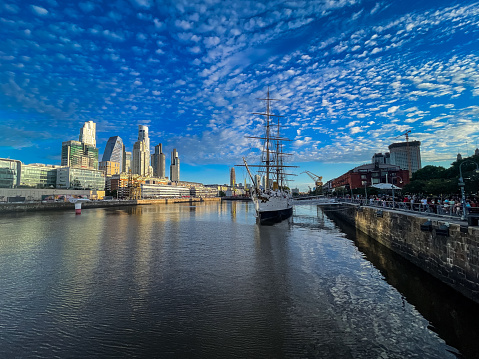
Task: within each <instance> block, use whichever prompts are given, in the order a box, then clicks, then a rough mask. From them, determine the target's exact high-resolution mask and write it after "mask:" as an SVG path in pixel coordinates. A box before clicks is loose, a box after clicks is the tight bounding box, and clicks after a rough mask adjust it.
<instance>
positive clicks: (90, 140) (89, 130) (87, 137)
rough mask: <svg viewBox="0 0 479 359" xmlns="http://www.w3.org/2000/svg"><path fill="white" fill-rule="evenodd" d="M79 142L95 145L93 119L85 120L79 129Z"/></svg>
mask: <svg viewBox="0 0 479 359" xmlns="http://www.w3.org/2000/svg"><path fill="white" fill-rule="evenodd" d="M79 139H80V142H81V143H84V144H86V145H90V146H92V147H96V124H95V122H93V121H88V122H85V124H84V125H83V127H82V129H81V130H80V138H79Z"/></svg>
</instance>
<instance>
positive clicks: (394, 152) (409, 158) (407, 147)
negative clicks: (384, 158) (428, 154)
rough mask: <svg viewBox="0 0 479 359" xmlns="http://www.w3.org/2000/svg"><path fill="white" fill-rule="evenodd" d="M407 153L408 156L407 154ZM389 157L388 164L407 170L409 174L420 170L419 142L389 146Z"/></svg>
mask: <svg viewBox="0 0 479 359" xmlns="http://www.w3.org/2000/svg"><path fill="white" fill-rule="evenodd" d="M408 152H409V154H408ZM389 153H390V156H391V160H390V164H392V165H396V166H399V167H400V168H401V169H402V170H409V162H410V163H411V174H412V173H414V172H416V171H417V170H420V169H421V142H419V141H410V142H398V143H393V144H391V145H389Z"/></svg>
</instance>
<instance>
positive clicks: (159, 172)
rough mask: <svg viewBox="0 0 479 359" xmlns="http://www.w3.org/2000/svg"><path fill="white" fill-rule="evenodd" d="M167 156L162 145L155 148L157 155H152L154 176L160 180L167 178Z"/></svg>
mask: <svg viewBox="0 0 479 359" xmlns="http://www.w3.org/2000/svg"><path fill="white" fill-rule="evenodd" d="M165 162H166V155H165V154H164V153H163V151H162V145H161V143H159V144H157V145H156V146H155V153H154V154H152V155H151V165H152V167H153V176H155V177H158V178H165V177H166V166H165Z"/></svg>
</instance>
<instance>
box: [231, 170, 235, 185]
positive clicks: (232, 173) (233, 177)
mask: <svg viewBox="0 0 479 359" xmlns="http://www.w3.org/2000/svg"><path fill="white" fill-rule="evenodd" d="M235 184H236V174H235V168H234V167H232V168H231V170H230V186H231V187H234V186H235Z"/></svg>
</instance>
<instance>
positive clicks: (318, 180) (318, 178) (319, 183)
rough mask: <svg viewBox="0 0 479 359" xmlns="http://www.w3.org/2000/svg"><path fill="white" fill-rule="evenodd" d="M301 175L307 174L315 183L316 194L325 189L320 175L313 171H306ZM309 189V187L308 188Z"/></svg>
mask: <svg viewBox="0 0 479 359" xmlns="http://www.w3.org/2000/svg"><path fill="white" fill-rule="evenodd" d="M301 173H306V174H307V175H308V176H309V177H311V179H312V180H313V181H314V185H315V186H316V192H317V191H318V190H319V189H320V188H322V187H323V177H322V176H318V175H315V174H314V173H313V172H311V171H304V172H301ZM308 187H309V186H308Z"/></svg>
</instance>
